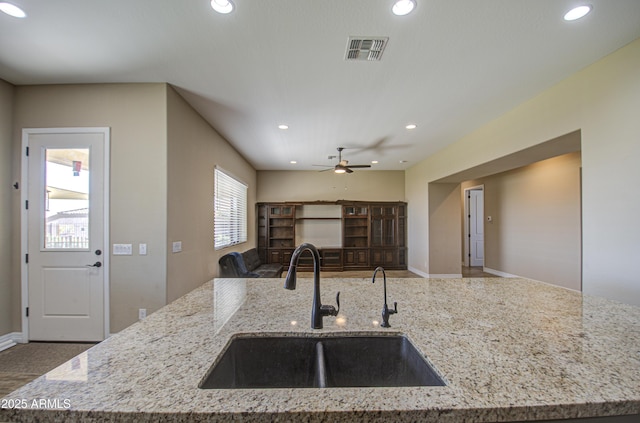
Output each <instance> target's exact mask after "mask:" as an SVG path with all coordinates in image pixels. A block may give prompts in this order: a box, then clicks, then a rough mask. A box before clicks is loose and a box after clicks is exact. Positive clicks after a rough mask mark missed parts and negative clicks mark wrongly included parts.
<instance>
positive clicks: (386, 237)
mask: <svg viewBox="0 0 640 423" xmlns="http://www.w3.org/2000/svg"><path fill="white" fill-rule="evenodd" d="M396 239H397V236H396V219H395V218H394V217H388V216H379V217H372V218H371V246H372V247H392V246H394V245H396Z"/></svg>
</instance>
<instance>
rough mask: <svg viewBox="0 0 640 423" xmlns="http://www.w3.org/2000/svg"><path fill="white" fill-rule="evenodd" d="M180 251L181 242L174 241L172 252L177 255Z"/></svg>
mask: <svg viewBox="0 0 640 423" xmlns="http://www.w3.org/2000/svg"><path fill="white" fill-rule="evenodd" d="M180 251H182V241H175V242H174V243H173V252H174V253H179V252H180Z"/></svg>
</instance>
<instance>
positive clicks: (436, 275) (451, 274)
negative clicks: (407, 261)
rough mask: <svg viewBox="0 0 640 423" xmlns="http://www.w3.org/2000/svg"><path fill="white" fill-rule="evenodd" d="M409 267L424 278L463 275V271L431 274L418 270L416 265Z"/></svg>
mask: <svg viewBox="0 0 640 423" xmlns="http://www.w3.org/2000/svg"><path fill="white" fill-rule="evenodd" d="M407 269H408V270H409V271H410V272H413V273H415V274H417V275H420V276H422V277H423V278H427V279H428V278H437V279H451V278H453V279H460V278H461V277H462V273H444V274H437V273H436V274H429V273H425V272H423V271H422V270H418V269H416V268H415V267H411V266H408V267H407Z"/></svg>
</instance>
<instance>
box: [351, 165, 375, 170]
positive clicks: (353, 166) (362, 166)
mask: <svg viewBox="0 0 640 423" xmlns="http://www.w3.org/2000/svg"><path fill="white" fill-rule="evenodd" d="M349 167H352V168H354V169H358V168H360V169H364V168H366V167H371V165H349Z"/></svg>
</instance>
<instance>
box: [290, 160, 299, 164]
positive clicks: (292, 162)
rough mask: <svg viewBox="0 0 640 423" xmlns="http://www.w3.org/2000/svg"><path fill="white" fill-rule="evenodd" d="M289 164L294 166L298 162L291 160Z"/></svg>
mask: <svg viewBox="0 0 640 423" xmlns="http://www.w3.org/2000/svg"><path fill="white" fill-rule="evenodd" d="M289 163H291V164H296V163H298V162H297V161H295V160H291V161H290V162H289Z"/></svg>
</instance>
